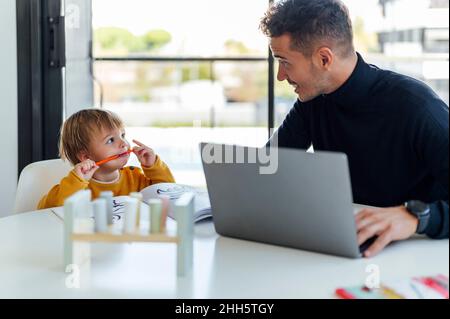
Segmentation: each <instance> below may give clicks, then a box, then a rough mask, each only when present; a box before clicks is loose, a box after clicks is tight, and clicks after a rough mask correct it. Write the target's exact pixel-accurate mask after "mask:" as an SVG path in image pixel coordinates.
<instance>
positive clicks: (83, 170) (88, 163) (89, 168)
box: [73, 159, 99, 181]
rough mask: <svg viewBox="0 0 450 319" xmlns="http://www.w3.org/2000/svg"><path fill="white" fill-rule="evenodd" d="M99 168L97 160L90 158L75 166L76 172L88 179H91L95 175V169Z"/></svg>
mask: <svg viewBox="0 0 450 319" xmlns="http://www.w3.org/2000/svg"><path fill="white" fill-rule="evenodd" d="M98 169H99V166H97V165H96V164H95V162H94V161H92V160H90V159H88V160H85V161H82V162H80V163H78V164H77V165H75V167H74V168H73V170H74V171H75V174H77V175H78V176H79V177H80V178H82V179H84V180H86V181H88V180H90V179H91V178H92V176H93V175H94V173H95V171H96V170H98Z"/></svg>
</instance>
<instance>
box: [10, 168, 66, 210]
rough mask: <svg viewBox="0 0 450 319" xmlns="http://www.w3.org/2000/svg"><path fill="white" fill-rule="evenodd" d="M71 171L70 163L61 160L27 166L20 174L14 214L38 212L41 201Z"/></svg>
mask: <svg viewBox="0 0 450 319" xmlns="http://www.w3.org/2000/svg"><path fill="white" fill-rule="evenodd" d="M71 169H72V166H71V165H70V163H68V162H65V161H63V160H61V159H54V160H47V161H41V162H35V163H32V164H29V165H28V166H26V167H25V168H24V169H23V170H22V172H21V173H20V177H19V182H18V184H17V191H16V202H15V206H14V212H15V213H23V212H29V211H33V210H36V209H37V205H38V203H39V200H40V199H41V198H42V197H43V196H44V195H45V194H47V193H48V192H49V191H50V189H51V188H52V187H53V186H54V185H56V184H59V182H60V181H61V179H62V178H63V177H64V176H66V175H67V174H68V173H69V172H70V170H71Z"/></svg>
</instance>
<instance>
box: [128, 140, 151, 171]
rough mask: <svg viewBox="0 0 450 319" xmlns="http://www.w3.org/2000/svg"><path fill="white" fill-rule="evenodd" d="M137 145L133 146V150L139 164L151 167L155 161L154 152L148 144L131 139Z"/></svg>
mask: <svg viewBox="0 0 450 319" xmlns="http://www.w3.org/2000/svg"><path fill="white" fill-rule="evenodd" d="M133 142H134V143H136V144H137V145H138V146H135V147H133V152H134V154H136V156H137V158H138V160H139V162H140V163H141V165H143V166H146V167H152V166H153V164H155V161H156V154H155V152H154V151H153V150H152V149H151V148H150V147H148V146H145V145H144V144H142V143H141V142H139V141H136V140H133Z"/></svg>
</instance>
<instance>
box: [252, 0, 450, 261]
mask: <svg viewBox="0 0 450 319" xmlns="http://www.w3.org/2000/svg"><path fill="white" fill-rule="evenodd" d="M260 28H261V30H262V31H263V32H264V34H265V35H267V36H268V37H269V38H270V47H271V50H272V53H273V55H274V57H275V58H276V59H277V60H278V62H279V69H278V74H277V78H278V80H279V81H284V80H287V81H288V82H289V83H290V84H291V85H292V86H293V87H294V89H295V92H296V93H297V95H298V100H297V102H296V103H295V104H294V106H293V108H292V109H291V110H290V112H289V114H288V115H287V116H286V119H285V120H284V122H283V123H282V125H281V126H280V127H279V129H278V130H277V131H276V132H275V135H276V137H277V138H278V146H279V147H290V148H299V149H308V148H309V147H310V146H311V145H312V146H313V147H314V150H323V151H337V152H343V153H346V154H347V157H348V160H349V166H350V175H351V181H352V186H353V199H354V201H355V202H356V203H360V204H366V205H369V206H376V207H383V208H377V209H365V210H362V211H361V212H360V213H359V214H358V215H357V217H356V225H357V230H358V241H359V244H360V245H361V244H362V243H364V242H366V241H367V240H369V239H371V238H376V240H375V242H374V243H373V244H372V245H371V246H370V247H369V249H367V250H366V252H365V256H366V257H370V256H373V255H375V254H377V253H378V252H380V251H381V250H382V249H383V248H384V247H385V246H386V245H387V244H389V243H390V242H392V241H396V240H402V239H407V238H409V237H411V236H412V235H413V234H414V233H416V232H417V233H420V234H426V235H427V236H429V237H431V238H436V239H438V238H448V234H449V216H448V215H449V205H448V183H449V172H448V165H449V163H448V161H449V111H448V106H447V105H446V104H445V103H444V102H443V101H442V100H441V99H439V97H438V96H437V95H436V94H435V93H434V92H433V91H432V90H431V89H430V88H429V87H428V86H426V85H425V84H423V83H422V82H420V81H418V80H415V79H412V78H410V77H407V76H404V75H400V74H397V73H394V72H390V71H386V70H381V69H379V68H377V67H376V66H373V65H369V64H367V63H366V62H364V60H363V58H362V57H361V55H360V54H358V53H357V52H355V49H354V47H353V33H352V25H351V21H350V18H349V13H348V10H347V8H346V7H345V6H344V4H343V3H342V2H341V1H339V0H315V1H310V0H286V1H281V2H277V3H276V4H274V5H272V6H271V8H270V9H269V10H268V11H267V12H266V14H265V16H264V18H263V19H262V21H261V25H260ZM273 138H274V136H273V137H272V139H273ZM330 209H332V208H331V207H330ZM374 236H375V237H374Z"/></svg>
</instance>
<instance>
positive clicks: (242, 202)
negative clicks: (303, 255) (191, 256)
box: [200, 143, 374, 258]
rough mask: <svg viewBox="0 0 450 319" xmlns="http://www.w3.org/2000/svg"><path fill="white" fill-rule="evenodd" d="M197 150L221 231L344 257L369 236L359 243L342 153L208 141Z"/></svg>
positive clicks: (354, 253) (357, 251) (354, 254)
mask: <svg viewBox="0 0 450 319" xmlns="http://www.w3.org/2000/svg"><path fill="white" fill-rule="evenodd" d="M200 151H201V157H202V163H203V169H204V172H205V176H206V183H207V187H208V192H209V197H210V200H211V208H212V216H213V221H214V226H215V228H216V231H217V232H218V233H219V234H220V235H223V236H229V237H234V238H240V239H246V240H252V241H258V242H263V243H268V244H275V245H281V246H287V247H293V248H299V249H304V250H310V251H314V252H320V253H326V254H333V255H338V256H344V257H350V258H358V257H361V252H362V251H363V250H364V249H366V248H367V247H368V246H369V245H370V244H371V243H372V242H373V240H374V238H373V239H371V240H370V241H368V242H366V243H365V244H364V247H359V246H358V243H357V235H356V233H357V232H356V225H355V218H354V211H355V208H354V206H353V204H352V203H353V199H352V190H351V184H350V176H349V169H348V163H347V157H346V155H345V154H342V153H329V152H315V153H307V152H305V151H303V150H294V149H285V148H278V149H277V152H275V151H274V149H272V153H271V154H270V156H259V155H258V154H261V153H264V154H266V155H267V154H268V150H266V149H257V148H250V147H241V146H231V145H223V144H210V143H208V144H207V143H201V144H200ZM258 152H259V153H258ZM255 153H256V156H255ZM275 153H276V154H275ZM264 154H262V155H264ZM268 158H269V159H270V160H268ZM255 159H256V160H255ZM269 162H270V163H269ZM264 168H265V169H264Z"/></svg>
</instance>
